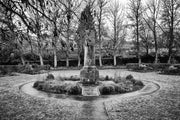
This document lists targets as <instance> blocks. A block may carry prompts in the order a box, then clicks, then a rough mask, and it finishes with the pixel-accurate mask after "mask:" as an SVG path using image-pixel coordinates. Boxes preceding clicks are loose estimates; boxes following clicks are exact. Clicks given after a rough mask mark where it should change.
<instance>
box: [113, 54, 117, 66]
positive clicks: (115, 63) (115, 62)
mask: <svg viewBox="0 0 180 120" xmlns="http://www.w3.org/2000/svg"><path fill="white" fill-rule="evenodd" d="M116 65H117V61H116V55H114V66H116Z"/></svg>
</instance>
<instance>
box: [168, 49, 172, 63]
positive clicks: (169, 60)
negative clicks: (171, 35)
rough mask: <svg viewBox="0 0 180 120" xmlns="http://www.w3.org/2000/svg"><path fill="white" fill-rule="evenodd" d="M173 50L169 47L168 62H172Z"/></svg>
mask: <svg viewBox="0 0 180 120" xmlns="http://www.w3.org/2000/svg"><path fill="white" fill-rule="evenodd" d="M171 52H172V50H171V48H169V58H168V63H169V64H171V58H172V53H171Z"/></svg>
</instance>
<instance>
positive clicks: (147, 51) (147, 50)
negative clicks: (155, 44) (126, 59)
mask: <svg viewBox="0 0 180 120" xmlns="http://www.w3.org/2000/svg"><path fill="white" fill-rule="evenodd" d="M148 55H149V48H148V47H146V56H148Z"/></svg>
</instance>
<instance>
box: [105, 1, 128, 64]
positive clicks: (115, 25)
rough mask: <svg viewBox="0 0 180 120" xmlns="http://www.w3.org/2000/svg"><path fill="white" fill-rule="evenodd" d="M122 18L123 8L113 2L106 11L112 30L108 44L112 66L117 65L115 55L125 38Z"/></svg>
mask: <svg viewBox="0 0 180 120" xmlns="http://www.w3.org/2000/svg"><path fill="white" fill-rule="evenodd" d="M123 16H124V13H123V8H122V6H120V4H119V2H117V1H116V0H115V2H113V3H112V4H111V5H110V7H109V10H108V20H109V21H110V25H111V27H112V29H113V31H112V36H110V39H111V41H110V44H111V49H112V51H113V59H114V65H117V61H116V57H117V53H118V51H119V50H120V48H121V46H122V45H123V42H124V41H125V36H126V29H125V26H124V25H123Z"/></svg>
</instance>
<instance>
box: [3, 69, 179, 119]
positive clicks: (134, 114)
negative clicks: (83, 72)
mask: <svg viewBox="0 0 180 120" xmlns="http://www.w3.org/2000/svg"><path fill="white" fill-rule="evenodd" d="M52 73H53V74H54V75H55V76H57V77H58V76H59V75H61V76H70V75H79V71H73V70H72V71H70V70H69V71H56V72H52ZM114 73H116V74H118V75H121V76H126V75H128V74H132V75H133V76H134V77H135V78H136V79H139V80H147V81H152V82H155V83H158V84H159V85H160V90H158V91H156V92H154V93H152V94H144V95H137V96H136V95H134V96H133V95H131V96H126V97H125V96H123V95H118V96H109V97H107V98H100V99H96V98H91V99H86V100H85V99H79V100H78V99H72V98H71V99H68V98H63V99H56V98H52V97H51V98H38V97H33V96H30V95H27V94H25V93H23V92H22V91H20V90H19V86H20V85H22V84H24V83H27V82H31V81H34V80H36V79H42V78H44V76H45V75H46V74H42V75H25V74H21V75H19V76H10V77H1V78H0V119H2V120H3V119H11V120H12V119H20V120H32V119H42V120H56V119H57V120H59V119H62V120H106V119H112V120H121V119H122V120H126V119H128V120H131V119H132V120H136V119H137V120H147V119H153V120H154V119H157V120H160V119H163V120H164V119H167V120H171V119H172V120H180V116H179V115H180V87H179V86H180V76H166V75H159V74H157V73H154V72H152V73H136V72H129V71H126V70H100V75H103V76H106V75H109V76H114Z"/></svg>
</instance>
